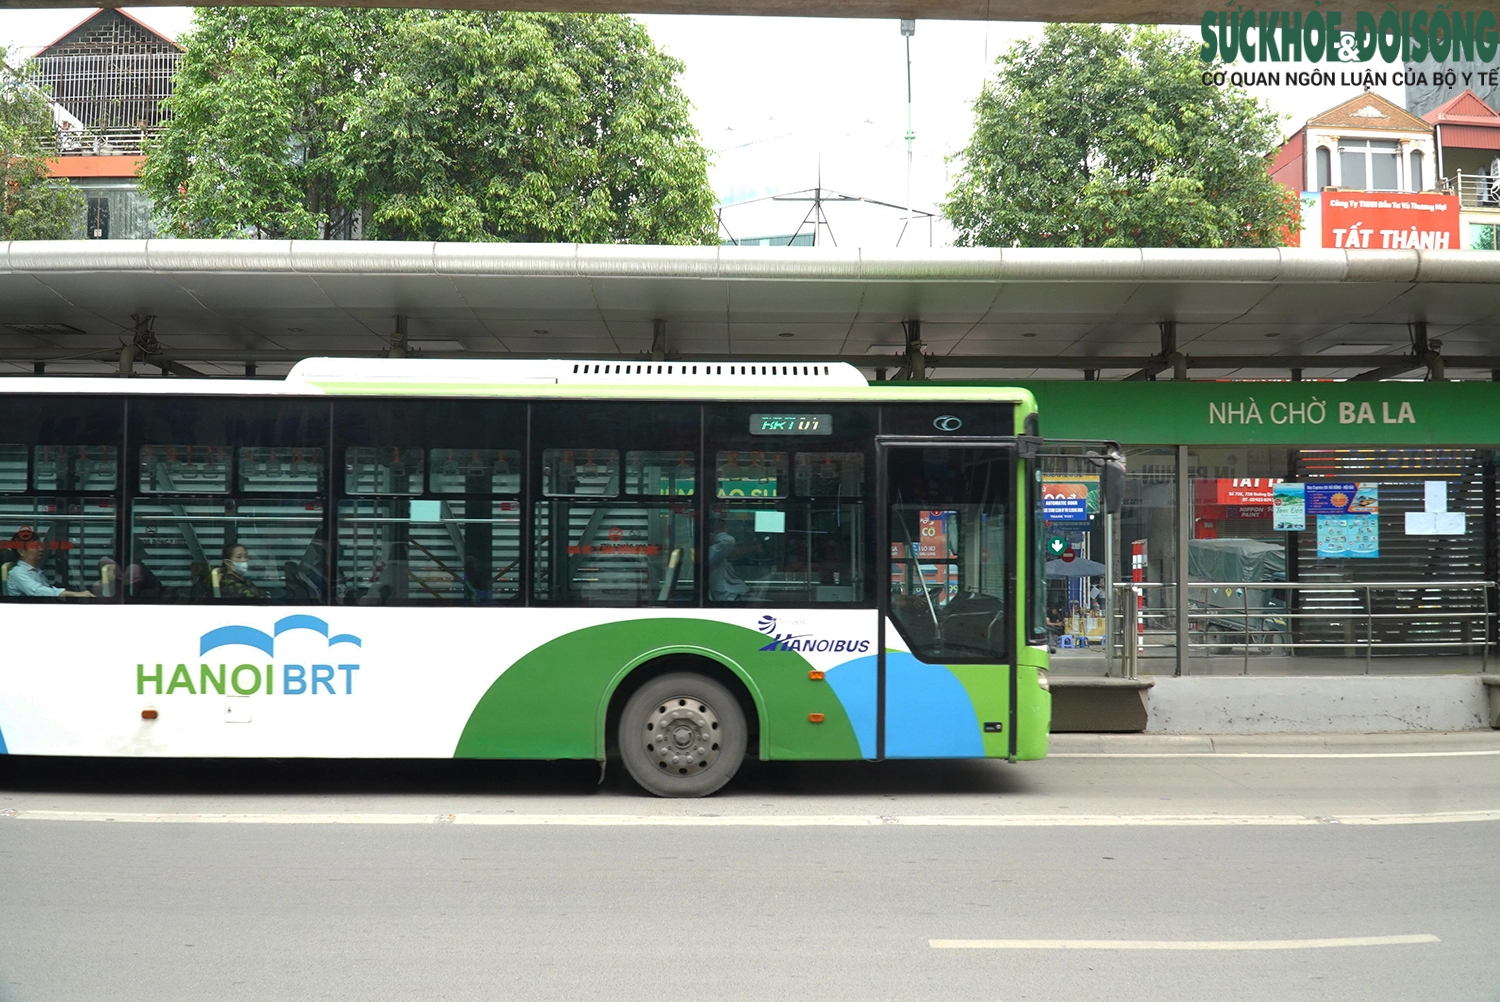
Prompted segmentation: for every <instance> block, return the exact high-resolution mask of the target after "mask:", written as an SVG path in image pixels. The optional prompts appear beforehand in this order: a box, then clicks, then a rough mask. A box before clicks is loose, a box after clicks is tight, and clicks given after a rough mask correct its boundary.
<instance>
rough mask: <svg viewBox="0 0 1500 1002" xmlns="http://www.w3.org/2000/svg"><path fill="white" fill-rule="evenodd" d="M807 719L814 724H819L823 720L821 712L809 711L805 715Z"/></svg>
mask: <svg viewBox="0 0 1500 1002" xmlns="http://www.w3.org/2000/svg"><path fill="white" fill-rule="evenodd" d="M807 719H808V720H809V721H811V722H812V723H814V724H821V723H822V722H823V714H821V713H809V714H808V715H807Z"/></svg>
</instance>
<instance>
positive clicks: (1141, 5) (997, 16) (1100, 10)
mask: <svg viewBox="0 0 1500 1002" xmlns="http://www.w3.org/2000/svg"><path fill="white" fill-rule="evenodd" d="M176 2H177V0H144V2H142V3H137V4H133V6H146V7H155V6H169V5H173V4H175V3H176ZM237 2H243V0H237ZM256 2H257V3H262V4H265V5H268V6H284V7H292V6H296V7H304V6H314V7H335V6H343V5H345V4H347V0H256ZM23 3H24V6H27V7H40V8H44V9H51V8H59V7H69V6H73V5H74V4H75V3H76V0H0V7H19V6H22V5H23ZM387 3H388V4H389V6H393V7H416V6H422V7H427V6H434V5H435V6H439V7H461V8H465V9H469V10H549V11H581V12H585V13H606V14H608V13H614V14H750V15H779V16H783V17H878V18H925V19H934V20H962V21H1100V22H1110V23H1115V24H1121V23H1128V22H1133V23H1137V24H1197V23H1199V22H1200V21H1201V20H1202V19H1203V15H1204V12H1205V11H1207V10H1209V9H1210V7H1211V6H1212V5H1208V4H1201V3H1199V4H1194V3H1191V2H1188V0H827V2H824V3H819V4H812V5H809V4H806V3H799V2H797V0H387ZM229 5H230V4H228V3H227V2H226V0H213V2H210V3H207V4H205V5H204V6H210V7H213V6H229ZM1341 7H1342V8H1343V9H1346V10H1347V11H1348V12H1349V14H1348V22H1346V23H1348V24H1350V25H1352V24H1353V22H1354V13H1355V12H1356V11H1369V12H1371V13H1374V14H1375V15H1376V16H1379V14H1380V13H1381V12H1382V11H1384V10H1385V7H1384V6H1382V5H1380V4H1378V2H1377V0H1352V2H1350V3H1348V4H1345V5H1341ZM1465 9H1466V10H1495V9H1496V0H1477V2H1474V3H1471V4H1468V5H1466V6H1465Z"/></svg>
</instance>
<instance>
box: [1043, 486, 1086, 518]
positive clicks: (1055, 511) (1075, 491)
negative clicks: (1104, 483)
mask: <svg viewBox="0 0 1500 1002" xmlns="http://www.w3.org/2000/svg"><path fill="white" fill-rule="evenodd" d="M1090 488H1093V490H1094V491H1097V490H1098V485H1097V483H1094V484H1089V483H1085V482H1081V481H1080V482H1074V483H1060V482H1052V481H1045V482H1043V484H1042V517H1043V518H1045V519H1046V520H1047V521H1049V522H1087V521H1088V520H1089V508H1090V505H1089V501H1090V496H1089V495H1090V493H1091V491H1090ZM1095 506H1096V507H1097V502H1095Z"/></svg>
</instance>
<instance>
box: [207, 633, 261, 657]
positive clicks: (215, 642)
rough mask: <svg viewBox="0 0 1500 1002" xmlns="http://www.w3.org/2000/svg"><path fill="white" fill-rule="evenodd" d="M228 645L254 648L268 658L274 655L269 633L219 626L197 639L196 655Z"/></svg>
mask: <svg viewBox="0 0 1500 1002" xmlns="http://www.w3.org/2000/svg"><path fill="white" fill-rule="evenodd" d="M230 644H244V645H245V646H246V647H254V648H255V649H256V650H258V651H265V652H266V655H267V656H268V657H270V656H274V655H275V653H276V640H275V639H274V638H273V637H272V636H271V635H270V634H269V633H265V632H263V631H261V630H257V629H255V628H254V627H250V626H221V627H219V628H218V629H217V630H209V631H208V632H207V633H205V634H204V635H203V636H202V637H200V638H199V640H198V654H199V655H200V656H201V655H204V654H207V653H208V652H209V651H211V650H213V649H214V648H215V647H228V646H229V645H230Z"/></svg>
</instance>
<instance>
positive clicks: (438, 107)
mask: <svg viewBox="0 0 1500 1002" xmlns="http://www.w3.org/2000/svg"><path fill="white" fill-rule="evenodd" d="M184 41H185V45H186V48H187V53H186V56H185V60H184V68H183V70H182V72H181V73H180V74H179V76H178V80H177V91H176V94H175V95H174V97H173V98H172V101H173V110H174V113H175V117H174V119H173V121H172V123H171V125H170V126H169V127H168V129H167V130H166V133H165V136H164V138H163V140H162V141H161V143H160V144H159V145H158V146H157V147H156V148H155V149H153V151H152V152H151V155H150V157H149V158H148V160H147V163H146V168H145V170H144V171H143V176H144V179H145V184H146V186H147V187H148V189H149V190H150V191H151V193H152V196H153V198H154V199H155V200H156V201H157V203H158V206H159V208H160V209H161V210H163V211H165V212H166V213H167V214H168V215H169V216H170V217H171V218H172V219H173V220H174V222H175V223H176V224H177V228H178V230H179V232H181V233H183V234H185V235H205V236H233V235H238V234H244V235H259V236H267V237H302V238H307V237H314V236H324V237H326V236H329V235H331V234H332V233H334V232H335V231H337V230H339V229H340V228H342V227H343V226H345V225H346V223H347V221H348V220H349V219H350V218H351V217H352V216H353V214H354V213H356V212H358V213H361V214H362V215H363V218H364V221H365V223H366V226H365V230H364V232H365V235H366V236H369V237H375V238H379V239H403V240H537V241H559V240H567V241H573V240H576V241H585V242H604V241H631V242H658V243H701V242H711V241H712V240H713V239H714V237H715V235H716V229H717V228H716V225H715V222H714V217H713V201H714V200H713V195H712V193H711V191H710V189H709V187H708V181H707V154H706V152H705V151H704V149H703V147H702V146H701V144H700V143H699V142H698V139H697V136H696V134H695V133H694V131H693V128H692V126H691V124H690V122H689V118H688V104H687V100H686V98H685V97H684V96H683V94H682V92H681V90H680V89H679V88H678V87H677V85H676V82H675V78H676V76H677V75H678V74H679V73H680V72H681V70H682V66H681V64H680V63H678V62H677V61H676V60H673V59H671V58H670V57H668V56H666V55H664V54H663V53H661V52H659V51H658V50H657V49H656V48H655V47H654V46H653V45H652V43H651V40H650V37H649V36H648V35H647V33H646V31H645V29H644V28H642V27H641V26H640V25H639V24H637V23H636V22H634V21H631V20H630V19H628V18H624V17H619V16H612V15H578V14H513V13H472V12H463V11H419V10H414V11H376V10H358V9H345V10H337V9H336V10H321V9H319V10H300V9H288V8H273V9H240V10H226V9H212V10H200V11H199V12H198V15H197V20H196V22H195V30H194V31H193V32H192V33H191V34H190V35H189V36H188V37H187V38H186V39H185V40H184Z"/></svg>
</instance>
